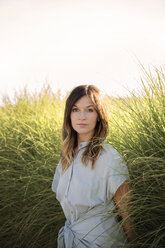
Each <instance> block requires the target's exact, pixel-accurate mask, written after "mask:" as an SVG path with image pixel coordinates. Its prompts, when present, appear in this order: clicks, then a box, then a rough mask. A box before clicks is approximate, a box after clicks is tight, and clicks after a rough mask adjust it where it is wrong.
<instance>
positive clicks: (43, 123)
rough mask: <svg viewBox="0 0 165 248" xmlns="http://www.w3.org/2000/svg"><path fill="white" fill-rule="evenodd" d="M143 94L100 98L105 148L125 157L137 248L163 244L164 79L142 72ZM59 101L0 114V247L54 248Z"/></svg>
mask: <svg viewBox="0 0 165 248" xmlns="http://www.w3.org/2000/svg"><path fill="white" fill-rule="evenodd" d="M139 84H140V85H141V91H140V92H137V93H136V94H133V93H132V94H131V95H129V96H128V97H125V98H112V97H109V96H106V99H105V102H106V105H107V109H108V114H109V127H110V132H109V135H108V138H107V141H108V142H109V143H110V144H112V145H113V146H114V147H115V148H116V149H117V150H118V151H119V152H120V153H121V154H122V155H123V157H124V158H125V160H126V161H127V164H128V168H129V172H130V183H131V186H132V209H131V210H132V211H131V214H132V216H133V218H134V223H135V227H136V232H137V240H136V243H137V245H138V246H139V247H142V248H143V247H144V248H148V247H151V248H153V247H154V248H156V247H159V248H161V247H164V244H165V211H164V210H165V73H164V71H163V70H160V71H159V70H157V69H155V72H154V73H150V72H147V71H145V75H144V77H143V79H142V81H141V82H139ZM64 102H65V98H64V97H61V95H60V92H57V93H55V94H54V93H53V92H52V90H51V89H50V87H49V86H48V87H47V88H44V89H43V90H41V92H40V93H38V94H37V93H36V94H33V95H30V94H29V92H27V91H26V90H25V91H24V92H22V93H20V94H17V95H16V97H15V101H14V102H11V101H10V99H9V98H4V104H3V107H0V127H1V128H0V174H1V180H0V206H1V208H0V215H1V218H0V247H3V248H22V247H24V248H26V247H28V248H33V247H34V248H39V247H42V248H44V247H49V248H53V247H56V238H57V232H58V230H59V228H60V226H62V225H63V223H64V216H63V213H62V210H61V208H60V206H59V203H58V202H57V201H56V199H55V194H54V193H53V192H52V191H51V183H52V179H53V174H54V171H55V167H56V165H57V163H58V160H59V155H60V144H61V126H62V120H63V109H64Z"/></svg>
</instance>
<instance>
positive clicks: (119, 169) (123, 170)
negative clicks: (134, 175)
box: [107, 151, 129, 198]
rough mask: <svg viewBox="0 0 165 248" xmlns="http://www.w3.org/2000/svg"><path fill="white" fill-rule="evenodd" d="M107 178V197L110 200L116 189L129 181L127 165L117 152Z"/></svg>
mask: <svg viewBox="0 0 165 248" xmlns="http://www.w3.org/2000/svg"><path fill="white" fill-rule="evenodd" d="M107 176H108V187H107V194H108V195H107V197H108V198H111V197H113V196H114V195H115V193H116V191H117V189H118V188H119V187H120V186H121V184H122V183H123V182H124V181H126V180H128V179H129V173H128V168H127V165H126V163H125V161H124V160H123V158H122V157H121V156H120V154H119V153H118V152H117V151H116V154H115V156H114V160H113V163H112V164H111V166H110V169H109V172H108V175H107Z"/></svg>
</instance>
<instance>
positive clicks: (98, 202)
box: [52, 142, 128, 248]
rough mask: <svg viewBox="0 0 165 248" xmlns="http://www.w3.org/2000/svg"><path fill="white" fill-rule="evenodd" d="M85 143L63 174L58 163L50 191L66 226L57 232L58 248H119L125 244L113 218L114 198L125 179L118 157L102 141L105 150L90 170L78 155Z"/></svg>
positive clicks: (125, 173) (125, 175)
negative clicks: (60, 209)
mask: <svg viewBox="0 0 165 248" xmlns="http://www.w3.org/2000/svg"><path fill="white" fill-rule="evenodd" d="M87 144H88V142H82V143H80V145H79V148H78V152H77V154H76V157H75V158H74V159H73V162H72V164H71V166H70V167H69V168H68V169H67V170H66V171H65V172H64V173H63V174H62V173H61V172H62V168H61V163H60V162H59V164H58V166H57V168H56V172H55V175H54V179H53V183H52V190H53V191H54V192H56V198H57V200H58V201H59V202H60V204H61V207H62V209H63V211H64V214H65V217H66V222H65V226H64V227H62V228H61V229H60V230H59V235H58V248H64V247H65V248H74V247H78V248H98V247H102V248H103V247H115V248H119V247H120V248H121V247H123V245H124V244H126V242H127V241H126V237H125V234H124V231H123V230H122V228H121V227H120V225H119V223H118V221H117V219H116V213H115V212H116V211H115V204H114V201H113V196H114V194H115V192H116V191H117V189H118V187H119V186H120V185H121V184H122V183H123V182H124V181H125V180H127V179H128V170H127V166H126V164H125V162H124V161H123V159H122V158H121V156H120V154H119V153H118V152H117V151H116V150H115V149H114V148H113V147H112V146H110V145H109V144H107V143H106V142H104V149H105V150H104V151H102V153H101V155H100V157H99V159H98V160H97V161H96V164H95V168H94V169H93V170H92V169H91V162H89V164H88V165H87V167H85V166H84V165H82V162H81V156H82V153H83V151H84V149H85V147H86V145H87Z"/></svg>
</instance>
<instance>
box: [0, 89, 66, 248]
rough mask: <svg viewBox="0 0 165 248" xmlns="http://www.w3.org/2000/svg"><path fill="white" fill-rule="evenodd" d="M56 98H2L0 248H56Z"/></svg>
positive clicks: (45, 95) (58, 210)
mask: <svg viewBox="0 0 165 248" xmlns="http://www.w3.org/2000/svg"><path fill="white" fill-rule="evenodd" d="M63 103H64V102H63V101H61V100H60V94H56V95H54V94H52V91H51V90H50V88H49V87H47V88H45V89H43V90H42V91H41V93H40V94H38V95H29V94H28V93H27V92H26V90H25V91H24V92H23V93H21V94H20V95H17V96H16V101H15V103H14V104H13V103H11V102H10V100H9V99H6V101H5V106H4V107H2V108H1V110H0V111H1V117H0V125H1V131H0V146H1V149H0V167H1V169H0V173H1V180H0V198H1V203H0V205H1V218H0V236H1V237H0V247H3V248H5V247H6V248H7V247H8V248H9V247H12V248H14V247H21V248H22V247H35V248H37V247H56V236H57V231H58V229H59V227H60V226H61V225H62V221H63V215H62V211H61V208H60V206H59V204H58V203H57V202H56V201H55V194H53V193H52V191H51V181H52V178H53V174H54V171H55V167H56V165H57V163H58V160H59V150H60V143H61V136H60V132H61V124H62V118H63V117H62V110H63V105H64V104H63Z"/></svg>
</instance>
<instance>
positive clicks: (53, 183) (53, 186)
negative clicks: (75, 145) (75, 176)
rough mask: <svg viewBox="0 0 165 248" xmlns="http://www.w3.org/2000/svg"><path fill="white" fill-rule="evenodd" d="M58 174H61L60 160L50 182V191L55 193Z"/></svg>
mask: <svg viewBox="0 0 165 248" xmlns="http://www.w3.org/2000/svg"><path fill="white" fill-rule="evenodd" d="M60 175H61V161H60V162H59V163H58V165H57V167H56V170H55V173H54V178H53V182H52V191H53V192H55V193H57V186H58V183H59V179H60Z"/></svg>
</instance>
